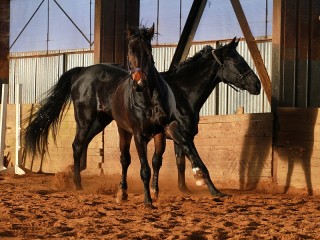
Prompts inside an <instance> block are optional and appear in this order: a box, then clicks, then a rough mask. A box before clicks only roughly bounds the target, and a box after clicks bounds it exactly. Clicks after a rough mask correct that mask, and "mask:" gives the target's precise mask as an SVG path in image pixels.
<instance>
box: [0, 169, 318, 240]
mask: <svg viewBox="0 0 320 240" xmlns="http://www.w3.org/2000/svg"><path fill="white" fill-rule="evenodd" d="M119 180H120V176H99V177H83V186H84V190H83V191H76V190H74V187H73V183H72V172H70V171H66V172H63V173H58V174H56V175H45V174H27V175H23V176H15V175H10V174H9V175H2V176H0V239H320V231H319V230H320V221H319V219H320V199H319V196H307V195H303V194H297V193H294V194H292V193H291V194H280V193H268V192H262V191H237V190H232V189H228V186H225V189H222V191H224V192H226V193H229V194H231V195H232V196H231V197H230V198H226V199H221V198H215V197H211V196H210V195H209V193H208V191H207V189H206V187H200V188H199V187H197V186H196V185H195V184H194V183H192V182H188V186H190V189H191V190H192V194H190V195H184V194H182V193H180V192H179V191H178V189H177V184H176V180H175V179H169V180H168V181H165V180H164V179H162V180H161V181H160V196H159V199H158V200H157V201H155V202H154V206H155V207H156V209H154V210H151V209H148V208H145V207H144V205H143V189H142V182H141V180H140V179H128V184H129V199H128V201H126V202H122V203H116V200H115V196H116V193H117V185H118V182H119Z"/></svg>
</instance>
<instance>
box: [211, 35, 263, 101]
mask: <svg viewBox="0 0 320 240" xmlns="http://www.w3.org/2000/svg"><path fill="white" fill-rule="evenodd" d="M238 43H239V40H238V41H236V38H234V39H233V40H232V41H231V42H230V43H229V44H227V45H225V46H223V47H220V48H218V49H216V50H213V51H212V55H213V57H214V58H215V60H216V64H218V65H219V67H220V71H219V77H220V79H221V81H223V82H224V83H226V84H228V85H231V86H235V87H237V88H240V89H241V90H247V91H248V92H249V93H250V94H254V95H258V94H260V90H261V83H260V80H259V78H258V77H257V75H256V74H255V73H254V72H253V71H252V69H251V68H250V67H249V65H248V63H247V62H246V61H245V60H244V59H243V57H242V56H241V55H240V54H239V53H238V52H237V49H236V48H237V46H238Z"/></svg>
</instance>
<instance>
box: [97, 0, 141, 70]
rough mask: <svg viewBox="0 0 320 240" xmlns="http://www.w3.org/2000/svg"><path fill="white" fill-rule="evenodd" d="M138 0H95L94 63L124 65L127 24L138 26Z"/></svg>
mask: <svg viewBox="0 0 320 240" xmlns="http://www.w3.org/2000/svg"><path fill="white" fill-rule="evenodd" d="M139 12H140V0H130V1H128V0H96V1H95V30H94V63H96V64H97V63H101V62H105V63H107V62H109V63H118V64H122V65H124V66H125V65H126V59H127V58H126V56H127V47H128V46H127V45H128V42H127V35H126V30H127V27H128V26H131V27H138V26H139Z"/></svg>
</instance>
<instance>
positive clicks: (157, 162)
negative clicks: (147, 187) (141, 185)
mask: <svg viewBox="0 0 320 240" xmlns="http://www.w3.org/2000/svg"><path fill="white" fill-rule="evenodd" d="M153 139H154V154H153V157H152V169H153V175H152V186H151V189H152V191H153V193H154V197H155V198H158V196H159V171H160V168H161V166H162V155H163V153H164V151H165V149H166V138H165V135H164V134H163V133H159V134H157V135H155V136H154V138H153Z"/></svg>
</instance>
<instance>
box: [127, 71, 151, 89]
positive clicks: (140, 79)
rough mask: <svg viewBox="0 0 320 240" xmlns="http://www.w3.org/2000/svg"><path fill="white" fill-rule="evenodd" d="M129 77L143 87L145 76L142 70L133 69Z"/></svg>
mask: <svg viewBox="0 0 320 240" xmlns="http://www.w3.org/2000/svg"><path fill="white" fill-rule="evenodd" d="M131 77H132V80H133V81H135V83H136V84H137V85H138V86H139V87H144V86H145V85H146V79H147V76H146V74H145V73H144V72H143V71H141V70H138V71H135V72H133V73H131Z"/></svg>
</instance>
